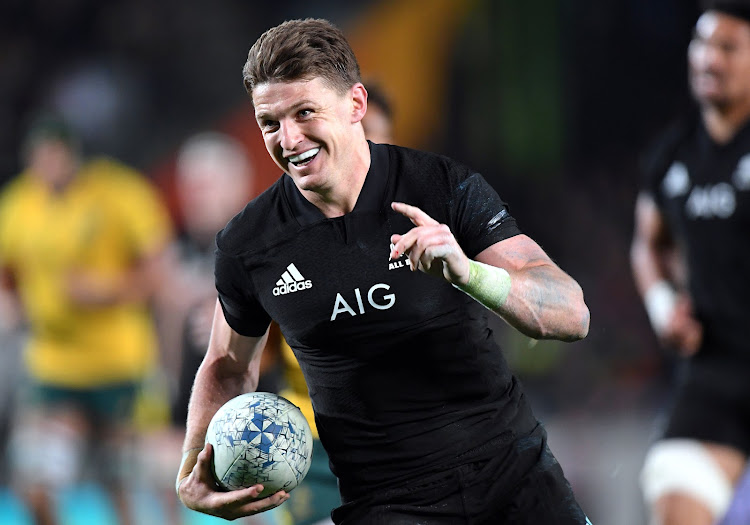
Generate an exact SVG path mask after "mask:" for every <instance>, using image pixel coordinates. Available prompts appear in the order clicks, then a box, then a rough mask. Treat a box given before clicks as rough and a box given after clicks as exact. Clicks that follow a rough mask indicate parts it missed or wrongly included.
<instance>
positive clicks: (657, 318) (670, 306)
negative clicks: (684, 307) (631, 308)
mask: <svg viewBox="0 0 750 525" xmlns="http://www.w3.org/2000/svg"><path fill="white" fill-rule="evenodd" d="M643 302H644V304H645V305H646V313H647V314H648V319H649V321H651V326H652V327H653V328H654V330H655V331H656V333H657V334H661V333H663V332H664V330H665V329H666V328H667V325H668V324H669V321H670V320H671V319H672V313H673V312H674V308H675V303H676V302H677V293H676V292H675V290H674V288H672V286H671V285H670V284H669V283H668V282H667V281H657V282H656V283H654V284H653V285H651V287H650V288H649V289H648V290H646V294H645V295H644V297H643Z"/></svg>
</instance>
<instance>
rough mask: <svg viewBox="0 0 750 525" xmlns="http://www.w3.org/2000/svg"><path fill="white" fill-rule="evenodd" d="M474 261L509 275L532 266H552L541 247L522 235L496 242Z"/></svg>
mask: <svg viewBox="0 0 750 525" xmlns="http://www.w3.org/2000/svg"><path fill="white" fill-rule="evenodd" d="M475 259H476V260H477V261H479V262H482V263H484V264H489V265H492V266H497V267H499V268H504V269H505V270H506V271H508V272H510V273H512V272H514V271H520V270H523V269H527V268H530V267H534V266H546V265H554V263H553V262H552V260H551V259H550V258H549V256H548V255H547V254H546V253H545V252H544V250H543V249H542V247H541V246H539V245H538V244H537V243H536V242H535V241H534V240H533V239H532V238H531V237H529V236H527V235H524V234H519V235H514V236H513V237H510V238H508V239H504V240H502V241H499V242H496V243H495V244H493V245H492V246H489V247H488V248H486V249H484V250H482V251H481V252H480V253H479V254H478V255H477V256H476V257H475Z"/></svg>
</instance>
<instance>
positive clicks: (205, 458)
mask: <svg viewBox="0 0 750 525" xmlns="http://www.w3.org/2000/svg"><path fill="white" fill-rule="evenodd" d="M267 337H268V331H266V333H265V334H264V335H263V336H261V337H247V336H243V335H240V334H238V333H237V332H235V331H234V330H233V329H232V328H231V327H230V326H229V324H228V323H227V321H226V319H225V318H224V313H223V311H222V308H221V305H220V304H219V302H218V301H217V303H216V308H215V310H214V321H213V326H212V328H211V338H210V341H209V344H208V351H207V352H206V357H205V358H204V359H203V363H201V366H200V368H199V369H198V372H197V373H196V375H195V382H194V383H193V391H192V393H191V396H190V404H189V406H188V416H187V425H186V431H185V443H184V445H183V461H182V465H181V466H180V471H179V473H178V475H177V495H178V496H179V498H180V500H181V501H182V502H183V503H184V504H185V505H186V506H187V507H189V508H191V509H193V510H197V511H199V512H203V513H205V514H211V515H214V516H219V517H221V518H224V519H228V520H233V519H236V518H239V517H241V516H248V515H251V514H257V513H258V512H263V511H265V510H269V509H271V508H273V507H276V506H278V505H280V504H281V503H283V502H284V501H286V500H287V499H288V498H289V495H288V494H287V493H286V492H284V491H279V492H277V493H276V494H273V495H271V496H269V497H267V498H263V499H260V500H258V499H256V498H257V497H258V494H259V493H260V492H261V491H262V490H263V486H262V485H254V486H252V487H249V488H247V489H241V490H235V491H230V492H224V491H221V490H220V489H219V488H218V486H217V484H216V482H215V481H214V478H213V474H212V473H211V457H212V455H213V450H212V448H211V445H204V443H205V437H206V430H207V428H208V424H209V422H210V421H211V418H212V417H213V415H214V414H215V413H216V411H217V410H218V409H219V408H220V407H221V406H222V405H223V404H224V403H226V402H227V401H229V400H230V399H232V398H234V397H236V396H238V395H240V394H242V393H244V392H251V391H255V389H256V387H257V385H258V376H259V367H260V357H261V355H262V351H263V347H264V346H265V343H266V339H267Z"/></svg>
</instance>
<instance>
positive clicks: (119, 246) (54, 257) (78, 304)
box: [0, 116, 171, 524]
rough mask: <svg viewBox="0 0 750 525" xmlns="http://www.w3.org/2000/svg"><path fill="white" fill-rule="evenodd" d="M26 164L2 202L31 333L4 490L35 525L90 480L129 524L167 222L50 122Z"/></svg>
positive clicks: (6, 251) (41, 122)
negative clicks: (89, 475) (129, 479)
mask: <svg viewBox="0 0 750 525" xmlns="http://www.w3.org/2000/svg"><path fill="white" fill-rule="evenodd" d="M23 160H24V163H25V169H24V171H23V172H22V173H21V174H20V175H18V176H17V177H16V178H15V179H14V180H12V181H11V182H10V183H9V185H8V186H7V187H6V188H5V189H4V191H3V193H2V196H0V263H2V265H3V266H4V267H6V268H7V269H8V270H9V272H10V274H11V275H12V277H13V280H14V282H15V285H16V288H17V293H18V296H19V298H20V303H21V304H22V306H23V310H24V313H25V316H26V318H27V320H28V324H29V330H30V337H29V340H28V344H27V345H26V352H25V365H26V368H27V371H28V385H27V386H28V388H27V389H26V391H25V392H24V395H23V396H22V406H21V408H20V409H19V412H18V421H17V423H16V424H15V427H14V432H13V437H12V438H11V446H10V450H9V452H10V456H11V457H10V462H11V464H12V467H13V480H12V481H13V483H14V485H15V486H16V487H17V488H18V489H19V490H20V492H21V494H22V495H23V497H24V498H25V500H26V502H27V503H28V506H29V508H30V509H31V512H32V513H33V515H34V519H35V520H36V522H37V523H41V524H49V523H55V519H56V518H55V515H54V514H55V513H54V503H55V502H54V497H53V496H54V494H55V493H56V491H57V490H59V489H61V488H65V487H69V486H70V485H72V484H73V483H74V482H76V481H78V480H80V479H81V478H82V476H83V475H84V469H85V468H92V470H93V471H94V473H95V474H96V475H97V477H99V478H100V481H101V483H102V484H103V485H104V486H105V487H107V488H108V489H109V490H110V491H111V495H112V497H113V503H114V504H115V508H116V510H117V513H118V516H119V519H120V523H122V524H129V523H131V513H130V511H129V509H128V504H127V502H126V498H125V486H126V483H125V482H126V474H127V467H128V465H129V464H132V463H131V461H132V456H129V453H132V451H131V450H129V446H130V444H131V439H132V438H133V437H134V435H133V432H132V427H131V422H132V419H131V409H132V407H133V402H134V399H135V397H136V393H137V391H138V387H139V382H140V381H141V380H142V379H143V378H144V377H145V375H146V374H147V373H148V372H149V371H150V370H151V368H152V366H153V365H154V362H155V357H156V353H157V338H156V334H155V329H154V326H153V322H152V318H151V315H150V312H149V306H148V301H149V299H150V298H151V297H152V294H153V292H154V290H155V289H156V286H157V283H158V282H159V280H160V278H161V275H162V272H163V266H162V265H163V261H164V259H163V254H164V248H165V246H166V245H167V243H168V241H169V239H170V235H171V225H170V221H169V218H168V214H167V211H166V209H165V207H164V206H163V204H162V202H161V200H160V198H159V196H158V193H157V191H156V190H155V188H153V187H152V186H151V185H150V184H149V183H148V182H147V181H146V180H145V179H144V178H143V177H142V176H141V175H140V174H139V173H137V172H136V171H134V170H132V169H130V168H128V167H126V166H124V165H122V164H120V163H118V162H116V161H114V160H110V159H105V158H98V159H93V160H90V161H85V160H84V159H83V158H82V156H81V155H80V149H79V144H78V142H77V140H76V137H75V136H74V134H73V132H72V131H71V128H70V127H68V126H67V125H66V123H65V122H63V121H62V120H60V119H59V118H57V117H54V116H45V117H41V118H40V119H38V120H37V121H35V123H34V124H33V125H32V127H31V130H30V132H29V134H28V136H27V138H26V141H25V144H24V149H23Z"/></svg>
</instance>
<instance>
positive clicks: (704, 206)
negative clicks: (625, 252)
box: [631, 1, 750, 525]
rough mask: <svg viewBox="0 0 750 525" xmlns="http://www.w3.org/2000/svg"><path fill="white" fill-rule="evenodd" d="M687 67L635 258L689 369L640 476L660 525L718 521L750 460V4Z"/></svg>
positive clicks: (710, 20) (702, 38)
mask: <svg viewBox="0 0 750 525" xmlns="http://www.w3.org/2000/svg"><path fill="white" fill-rule="evenodd" d="M688 59H689V78H690V86H691V88H692V92H693V96H694V98H695V100H696V102H697V104H698V108H697V110H696V111H695V112H694V114H691V115H689V116H687V117H686V118H684V119H682V121H680V122H679V124H678V125H676V126H674V127H673V128H672V129H671V130H670V131H669V132H668V133H667V134H666V135H665V136H664V137H663V138H662V139H661V141H660V142H659V144H658V147H657V148H655V150H654V152H653V153H652V155H651V156H650V160H649V162H648V165H647V169H646V175H647V181H646V185H645V187H644V188H643V190H642V192H641V193H640V195H639V196H638V199H637V203H636V210H635V218H636V225H635V235H634V239H633V244H632V251H631V260H632V267H633V271H634V275H635V280H636V284H637V287H638V290H639V292H640V294H641V295H642V297H643V299H644V303H645V306H646V310H647V312H648V315H649V319H650V321H651V324H652V326H653V329H654V331H655V333H656V335H657V336H658V338H659V339H660V341H661V342H662V343H663V344H664V345H665V346H668V347H671V348H674V349H675V350H676V351H677V352H678V353H679V355H680V356H683V357H685V358H686V363H684V365H685V368H684V369H682V370H681V372H682V373H681V376H680V381H679V387H678V390H677V396H676V400H675V404H674V407H673V408H672V411H671V414H670V418H669V422H668V425H667V428H666V430H665V432H664V434H663V436H662V439H661V440H660V441H657V442H656V444H654V445H653V447H652V448H651V450H650V451H649V453H648V454H647V457H646V460H645V464H644V467H643V471H642V474H641V476H642V488H643V490H644V495H645V499H646V502H647V504H648V505H650V507H651V512H652V516H653V520H654V521H653V522H654V523H657V524H662V525H673V524H678V523H679V524H680V525H702V524H705V525H709V524H711V523H715V522H716V521H717V520H718V519H720V518H721V517H722V515H724V514H725V512H726V511H727V509H728V508H729V504H730V501H731V499H732V493H733V489H734V487H735V486H736V484H737V482H738V479H739V478H740V476H741V474H742V472H743V470H744V468H745V464H746V460H747V455H748V452H750V387H749V386H748V385H750V382H748V380H747V377H748V374H749V373H750V348H749V347H748V338H747V334H748V331H747V323H748V319H750V273H748V268H750V237H748V232H750V126H749V125H748V123H749V122H750V4H748V3H747V2H736V1H734V2H730V1H717V2H713V3H712V4H709V5H708V6H707V8H706V10H705V11H704V12H703V14H702V15H701V16H700V18H699V19H698V21H697V23H696V26H695V33H694V37H693V39H692V41H691V43H690V47H689V52H688Z"/></svg>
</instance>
